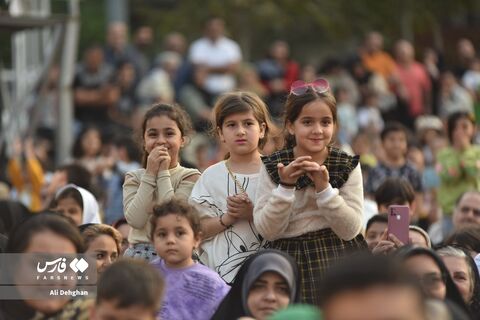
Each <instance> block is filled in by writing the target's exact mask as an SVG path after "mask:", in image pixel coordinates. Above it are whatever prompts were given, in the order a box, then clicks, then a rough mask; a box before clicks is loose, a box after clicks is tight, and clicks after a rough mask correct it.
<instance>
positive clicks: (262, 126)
mask: <svg viewBox="0 0 480 320" xmlns="http://www.w3.org/2000/svg"><path fill="white" fill-rule="evenodd" d="M266 130H267V124H266V123H265V122H262V123H261V124H260V139H263V138H265V131H266Z"/></svg>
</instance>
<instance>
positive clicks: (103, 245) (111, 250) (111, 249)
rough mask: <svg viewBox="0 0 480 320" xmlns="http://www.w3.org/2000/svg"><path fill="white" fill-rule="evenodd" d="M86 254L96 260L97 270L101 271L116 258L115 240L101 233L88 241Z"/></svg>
mask: <svg viewBox="0 0 480 320" xmlns="http://www.w3.org/2000/svg"><path fill="white" fill-rule="evenodd" d="M85 253H86V254H89V255H91V256H93V257H94V258H95V259H96V262H97V272H98V273H102V272H103V271H105V269H106V268H107V267H108V266H109V265H111V264H112V263H113V262H114V261H115V260H117V258H118V249H117V244H116V243H115V240H114V239H113V238H112V237H111V236H109V235H106V234H101V235H99V236H98V237H96V238H95V239H94V240H93V241H92V242H90V244H89V246H88V249H87V251H85Z"/></svg>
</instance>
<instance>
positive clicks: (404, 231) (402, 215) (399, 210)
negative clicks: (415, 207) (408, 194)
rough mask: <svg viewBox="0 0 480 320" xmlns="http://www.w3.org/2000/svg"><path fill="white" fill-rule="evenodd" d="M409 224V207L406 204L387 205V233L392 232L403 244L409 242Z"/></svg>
mask: <svg viewBox="0 0 480 320" xmlns="http://www.w3.org/2000/svg"><path fill="white" fill-rule="evenodd" d="M409 225H410V209H409V207H408V206H400V205H391V206H389V207H388V233H389V234H393V235H394V236H395V237H397V238H398V240H400V241H401V242H402V243H403V244H408V243H409V242H410V239H409V236H408V231H409Z"/></svg>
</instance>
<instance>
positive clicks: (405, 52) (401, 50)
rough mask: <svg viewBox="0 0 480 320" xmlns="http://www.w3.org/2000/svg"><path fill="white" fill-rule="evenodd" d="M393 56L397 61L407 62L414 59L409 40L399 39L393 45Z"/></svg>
mask: <svg viewBox="0 0 480 320" xmlns="http://www.w3.org/2000/svg"><path fill="white" fill-rule="evenodd" d="M395 56H396V58H397V61H398V62H399V63H409V62H412V61H413V60H414V56H415V52H414V49H413V46H412V44H411V43H410V42H408V41H405V40H400V41H398V42H397V44H396V46H395Z"/></svg>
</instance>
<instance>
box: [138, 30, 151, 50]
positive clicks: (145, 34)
mask: <svg viewBox="0 0 480 320" xmlns="http://www.w3.org/2000/svg"><path fill="white" fill-rule="evenodd" d="M152 43H153V30H152V28H151V27H147V26H143V27H140V28H138V30H137V32H136V33H135V44H136V45H137V46H138V47H141V48H145V47H148V46H150V45H151V44H152Z"/></svg>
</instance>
